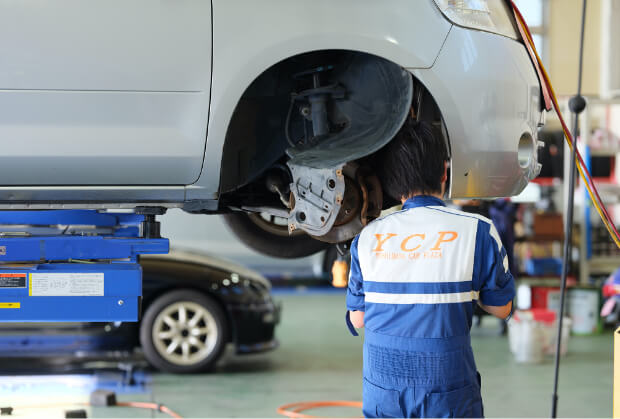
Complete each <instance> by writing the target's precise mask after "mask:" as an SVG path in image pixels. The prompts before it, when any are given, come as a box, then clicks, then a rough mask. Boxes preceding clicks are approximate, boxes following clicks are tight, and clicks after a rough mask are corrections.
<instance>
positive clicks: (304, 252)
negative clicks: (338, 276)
mask: <svg viewBox="0 0 620 419" xmlns="http://www.w3.org/2000/svg"><path fill="white" fill-rule="evenodd" d="M223 217H224V220H225V221H226V224H227V225H228V227H229V228H230V230H231V231H232V232H233V233H234V234H235V235H236V236H237V237H238V238H239V239H241V241H243V243H245V244H246V245H247V246H248V247H250V248H251V249H253V250H256V251H257V252H260V253H263V254H265V255H267V256H273V257H277V258H284V259H294V258H300V257H305V256H310V255H313V254H315V253H318V252H320V251H322V250H324V249H325V248H326V247H327V246H329V243H324V242H322V241H319V240H316V239H314V238H312V237H310V236H309V235H308V234H306V233H305V232H303V231H301V230H300V231H298V232H295V233H293V234H292V235H289V234H288V227H287V226H281V225H276V224H271V225H270V224H269V222H268V221H266V220H265V221H261V219H260V218H257V217H260V215H258V214H246V213H231V214H225V215H224V216H223Z"/></svg>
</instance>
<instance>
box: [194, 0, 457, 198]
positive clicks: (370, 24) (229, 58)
mask: <svg viewBox="0 0 620 419" xmlns="http://www.w3.org/2000/svg"><path fill="white" fill-rule="evenodd" d="M257 4H258V3H256V2H255V1H253V0H243V1H242V0H237V1H230V0H213V63H214V65H213V91H212V96H211V114H210V117H209V135H208V139H207V150H206V154H205V162H204V167H203V171H202V174H201V177H200V179H199V180H198V182H196V184H195V185H193V187H190V188H188V192H187V199H188V200H191V199H205V194H206V195H207V197H211V198H216V197H217V196H218V195H217V194H218V192H219V185H220V168H221V163H222V161H221V160H222V151H223V146H224V139H225V137H226V131H227V130H228V123H229V121H230V119H231V117H232V114H233V111H234V110H235V107H236V106H237V103H238V102H239V99H240V98H241V96H242V95H243V93H244V91H245V89H246V88H247V87H248V86H249V85H250V84H251V83H252V81H254V79H255V78H256V77H258V76H259V75H260V74H261V73H263V72H264V71H265V70H267V69H268V68H269V67H271V66H272V65H274V64H276V63H278V62H280V61H282V60H284V59H286V58H289V57H292V56H295V55H299V54H302V53H306V52H310V51H319V50H325V49H340V50H351V51H360V52H366V53H369V54H373V55H377V56H380V57H382V58H386V59H388V60H390V61H392V62H395V63H397V64H399V65H401V66H402V67H426V68H428V67H431V66H432V65H433V62H434V61H435V58H436V57H437V54H438V53H439V50H440V49H441V46H442V44H443V41H444V39H445V37H446V35H447V33H448V31H449V30H450V27H451V24H450V23H449V22H448V21H447V20H446V19H445V18H444V17H443V16H442V15H441V12H440V11H439V9H437V8H436V6H435V5H434V4H433V2H432V1H430V0H423V1H415V2H412V1H410V0H390V2H389V6H388V5H386V3H385V2H374V1H370V0H363V1H355V0H347V1H337V2H334V1H330V0H317V1H312V2H301V1H288V0H267V1H261V2H260V4H259V6H258V7H257ZM239 10H244V11H247V13H239ZM250 11H251V12H250ZM274 12H275V13H274ZM361 22H364V23H363V24H361ZM283 33H284V34H286V36H282V34H283ZM422 33H423V34H424V36H420V34H422ZM239 51H244V53H243V54H239Z"/></svg>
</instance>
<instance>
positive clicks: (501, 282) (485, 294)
mask: <svg viewBox="0 0 620 419" xmlns="http://www.w3.org/2000/svg"><path fill="white" fill-rule="evenodd" d="M478 233H479V235H478V238H477V239H476V248H477V249H476V250H477V251H476V253H477V255H476V256H477V258H478V262H479V269H480V270H479V278H478V279H479V282H478V289H479V291H480V301H481V302H482V304H485V305H488V306H503V305H506V304H508V303H509V302H510V301H512V300H513V298H514V297H515V281H514V278H513V276H512V274H511V273H510V270H509V268H508V255H507V254H506V249H504V246H503V245H502V242H501V240H500V238H499V234H498V233H497V230H496V229H495V226H494V225H493V224H490V223H486V222H479V225H478Z"/></svg>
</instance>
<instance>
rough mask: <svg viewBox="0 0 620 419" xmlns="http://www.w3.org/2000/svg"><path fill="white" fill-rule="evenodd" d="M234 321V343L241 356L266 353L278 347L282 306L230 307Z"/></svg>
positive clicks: (272, 303)
mask: <svg viewBox="0 0 620 419" xmlns="http://www.w3.org/2000/svg"><path fill="white" fill-rule="evenodd" d="M229 311H230V314H231V318H232V319H233V323H234V324H233V331H234V332H233V343H234V344H235V347H236V351H237V353H239V354H248V353H256V352H265V351H269V350H272V349H275V348H277V347H278V345H279V343H278V341H277V340H276V339H275V328H276V326H277V324H278V323H280V316H281V312H282V307H281V304H279V303H275V302H269V303H264V304H250V305H235V306H230V307H229Z"/></svg>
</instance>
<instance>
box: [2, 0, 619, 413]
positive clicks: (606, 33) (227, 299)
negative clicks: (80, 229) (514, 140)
mask: <svg viewBox="0 0 620 419" xmlns="http://www.w3.org/2000/svg"><path fill="white" fill-rule="evenodd" d="M514 2H515V4H516V5H517V6H518V7H519V8H520V9H521V12H522V13H523V15H524V17H525V20H526V21H527V22H528V24H529V26H530V30H531V32H532V38H533V41H534V43H535V45H536V48H537V50H538V52H539V54H540V55H541V58H542V60H543V63H544V65H545V67H546V68H547V70H548V72H549V77H550V79H551V81H552V83H553V86H554V89H555V92H556V94H557V95H558V98H559V101H560V105H561V106H562V108H563V109H562V112H563V113H564V116H565V117H566V118H567V119H568V120H570V116H571V112H570V110H569V105H568V102H569V99H570V98H571V97H572V96H573V95H574V94H575V92H576V88H577V79H578V67H579V54H578V51H579V48H578V46H579V43H580V31H579V26H580V23H581V16H582V15H581V13H582V4H583V3H582V0H514ZM385 7H389V6H387V5H386V6H385ZM614 19H615V20H614ZM618 19H620V1H619V0H589V1H587V12H586V21H585V36H584V50H583V52H584V54H583V79H582V80H583V81H582V95H583V96H584V97H585V98H586V102H587V106H586V109H585V111H584V112H583V113H582V114H581V115H580V125H581V128H580V133H579V140H578V141H579V144H580V145H579V150H580V152H581V153H582V155H583V156H584V159H585V160H586V163H587V165H588V168H589V171H590V173H591V174H592V176H593V178H594V181H595V183H596V184H597V186H598V190H599V191H600V193H601V196H602V201H603V202H604V203H605V205H606V206H607V208H608V210H609V212H610V214H611V218H612V220H617V219H620V218H619V217H620V173H619V172H618V171H617V170H616V161H617V159H618V157H619V156H620V67H619V66H620V32H619V30H618V29H616V27H615V25H614V24H613V23H614V22H617V21H618ZM0 67H1V64H0ZM567 122H568V121H567ZM569 125H570V126H571V127H572V122H570V123H569ZM538 136H539V138H538V139H539V140H540V141H543V142H544V146H543V147H541V148H540V149H539V150H538V161H539V162H540V163H541V164H542V168H541V172H540V174H539V175H538V177H537V178H536V179H534V180H533V181H531V182H530V183H529V184H528V186H527V187H526V188H525V190H524V191H523V192H522V193H520V194H519V195H518V196H514V197H511V198H510V199H509V200H506V199H504V198H500V199H497V200H454V201H448V202H447V203H448V204H449V206H450V207H453V208H459V209H462V210H464V211H468V212H472V213H474V214H481V215H484V216H486V217H490V218H491V219H492V220H493V221H495V220H496V219H495V218H494V215H493V214H497V213H500V214H501V215H500V217H502V216H503V217H505V218H503V220H505V222H506V223H507V224H508V225H509V226H508V227H505V229H507V230H508V231H509V232H510V234H509V235H510V236H511V242H512V244H513V245H514V251H513V254H514V259H513V260H514V261H511V264H514V265H513V266H514V269H513V267H512V266H511V271H514V272H515V282H516V290H517V296H516V300H515V303H514V304H515V309H517V310H516V316H513V318H512V319H511V320H510V321H509V322H508V323H506V322H503V321H501V320H498V319H495V318H492V316H489V315H486V314H485V315H483V314H482V313H478V315H477V316H475V318H474V324H473V326H472V330H471V336H472V347H473V350H474V354H475V359H476V363H477V366H478V369H479V372H480V375H481V376H482V385H481V389H482V398H483V400H484V414H485V415H486V416H487V417H542V416H547V415H549V414H550V412H551V405H552V394H553V384H554V373H555V371H556V370H555V364H554V354H555V350H556V348H555V343H556V341H557V338H556V329H557V327H558V322H557V318H558V311H559V310H560V294H561V291H560V290H561V288H560V287H561V277H562V267H563V251H564V249H563V245H564V242H565V239H566V234H565V231H564V222H565V220H566V213H567V197H568V191H569V185H568V182H567V181H565V179H568V176H569V163H570V161H571V157H570V149H569V147H568V145H567V143H566V141H565V139H564V134H563V132H562V127H561V125H560V121H559V119H558V117H557V115H556V114H555V112H548V113H547V116H546V123H545V125H544V127H543V128H542V129H541V131H540V132H539V134H538ZM574 193H575V198H574V200H575V202H574V223H573V232H572V240H571V243H570V246H569V254H570V261H569V269H568V275H567V278H566V294H565V297H566V301H565V303H564V306H565V309H564V310H565V311H564V313H565V319H566V320H565V321H564V327H563V333H562V337H563V342H562V350H561V352H562V356H561V358H560V359H561V369H560V373H559V386H558V389H557V391H558V395H559V399H558V411H557V416H559V417H611V416H612V415H614V417H615V413H616V412H613V404H614V403H613V402H614V380H615V376H614V330H615V329H616V327H617V326H619V325H620V304H616V300H618V302H620V249H619V248H618V247H617V246H616V245H615V244H614V242H613V240H612V239H611V237H610V236H609V234H608V232H607V230H606V229H605V226H604V225H603V223H602V222H601V221H600V220H599V218H598V215H597V213H596V211H595V210H594V208H593V206H592V202H591V201H590V200H589V198H588V195H587V191H586V189H585V188H584V186H583V182H581V181H577V185H576V186H575V189H574ZM398 209H399V207H398V206H397V207H395V208H393V209H390V210H388V212H393V211H396V210H398ZM386 213H387V212H386ZM143 215H144V217H145V219H144V220H142V219H140V220H138V221H137V222H142V223H145V222H148V221H149V220H151V221H153V220H155V218H154V217H155V216H156V219H157V221H158V222H159V223H160V224H159V225H155V224H153V225H152V226H150V227H149V228H154V229H159V228H161V237H164V238H167V239H169V241H170V249H171V253H170V257H162V258H161V259H160V258H159V257H158V256H153V255H150V256H144V257H142V256H141V259H140V261H141V263H142V269H143V272H144V277H143V278H142V284H141V286H144V288H143V294H139V295H142V296H143V298H144V300H143V301H142V303H141V304H143V306H142V309H143V312H142V313H141V325H140V326H131V325H127V324H121V323H123V322H121V321H117V322H114V321H113V322H106V323H105V324H104V323H101V322H96V321H95V322H93V321H91V320H88V319H85V322H83V323H71V324H60V323H58V322H54V323H19V324H16V323H14V322H3V321H1V320H0V408H2V415H7V416H9V415H10V416H16V417H170V416H171V415H170V413H169V412H166V411H158V409H159V410H162V408H161V406H165V407H167V408H168V409H171V410H172V411H173V412H172V413H175V412H176V413H177V414H178V415H180V416H181V417H277V416H278V415H279V413H278V411H277V409H278V408H279V407H281V406H285V405H287V404H290V403H294V402H303V401H355V402H361V400H362V363H363V360H362V346H363V337H364V333H363V330H360V336H359V337H353V336H351V334H350V333H349V331H348V329H347V326H346V324H345V321H344V315H345V311H346V306H345V295H346V281H345V283H344V284H342V283H341V282H342V280H341V278H340V277H338V278H334V275H333V271H332V268H333V267H334V263H337V262H341V261H347V262H348V258H349V255H348V254H346V252H345V253H344V254H341V253H340V252H342V249H343V248H342V247H340V248H338V247H337V246H336V245H335V244H329V246H328V245H322V244H321V245H319V247H318V248H317V250H319V251H318V252H316V253H314V254H312V255H309V256H305V257H301V258H294V259H293V258H287V259H281V258H276V257H272V256H266V255H264V254H262V253H261V252H259V251H256V250H254V249H251V248H250V247H248V246H246V245H245V244H244V243H243V242H242V241H241V240H240V239H239V238H238V237H236V236H235V235H234V234H233V233H232V232H231V230H230V228H229V226H228V225H227V224H226V221H225V220H224V217H222V216H220V215H203V214H190V213H187V212H184V211H182V210H181V209H178V208H174V209H169V210H168V211H167V212H166V213H165V214H148V213H145V214H143ZM121 218H122V217H121ZM268 219H269V217H268ZM506 220H507V221H506ZM131 222H132V223H135V220H133V221H131ZM271 222H273V217H272V218H271ZM50 224H51V223H50ZM119 225H120V224H119ZM127 225H130V226H134V224H127ZM279 227H280V228H282V226H281V225H280V226H279ZM115 228H116V227H115ZM283 228H284V229H285V231H286V230H287V225H286V220H285V224H284V227H283ZM157 236H158V235H157V234H155V235H154V236H153V237H157ZM132 251H133V250H132ZM146 253H148V252H146ZM196 255H199V256H196ZM131 257H136V258H137V255H134V254H133V253H132V254H131ZM78 259H79V258H78ZM84 259H86V258H84ZM183 264H189V265H191V266H189V267H183V266H181V265H183ZM334 272H335V271H334ZM175 273H176V274H175ZM2 275H3V274H0V282H1V281H2V280H5V281H9V279H7V278H4V277H2ZM20 275H21V274H20ZM25 275H26V274H24V277H23V278H26V276H25ZM28 275H32V273H29V274H28ZM35 275H36V273H35ZM174 275H178V278H176V279H178V281H179V282H176V283H174V284H172V283H170V278H173V277H174ZM201 275H202V276H208V277H210V278H211V279H209V280H208V282H207V281H206V280H205V281H204V283H203V285H200V286H198V285H196V281H198V280H202V279H201V278H200V276H201ZM20 278H21V277H20ZM265 278H266V279H267V281H269V284H267V285H264V284H265V283H266V282H265ZM173 279H174V278H173ZM12 280H16V279H14V278H13V279H11V281H12ZM24 280H25V279H24ZM338 282H340V285H341V286H334V284H336V285H338ZM147 283H148V284H149V285H148V286H147ZM242 285H243V287H245V288H244V290H245V291H238V292H237V291H235V290H236V289H240V287H241V286H242ZM342 285H345V287H342ZM196 289H201V290H202V291H201V292H203V291H204V294H205V295H207V296H209V295H211V297H207V299H206V300H207V302H206V303H205V305H201V304H200V301H198V302H196V301H194V305H193V306H185V307H183V305H182V304H181V305H178V304H177V301H182V300H183V299H182V298H180V299H179V298H177V299H176V300H175V299H174V297H175V296H177V295H178V294H175V292H176V293H182V292H183V291H187V290H196ZM39 292H45V290H43V291H39ZM209 293H212V294H209ZM237 294H238V295H237ZM31 295H33V294H31ZM39 295H44V294H39ZM219 298H221V300H219ZM214 300H217V301H216V303H214ZM125 301H128V300H122V299H121V300H119V302H118V306H119V308H120V307H121V306H122V308H123V309H124V308H125V307H126V304H127V303H126V302H125ZM6 304H9V303H6ZM175 304H177V305H175ZM205 307H206V308H207V309H206V310H203V309H204V308H205ZM213 307H215V308H213ZM2 308H6V307H2V301H0V310H1V309H2ZM59 310H60V308H59ZM85 310H87V309H86V308H85ZM165 310H168V311H165ZM162 313H163V314H162ZM1 315H2V313H1V312H0V316H1ZM192 319H194V320H193V322H192ZM86 322H88V323H86ZM169 322H173V323H174V324H175V325H174V326H170V323H169ZM95 323H96V324H95ZM145 324H148V325H149V328H145V327H144V325H145ZM167 324H168V326H166V325H167ZM213 325H215V326H216V327H217V328H218V329H217V330H219V332H218V333H221V334H222V336H223V337H222V338H221V339H216V340H215V341H211V340H210V339H211V338H209V337H208V336H210V335H208V333H207V332H206V331H207V330H209V331H212V330H213V329H210V328H211V327H213ZM177 329H178V330H177ZM177 331H178V335H177V334H176V333H177ZM209 333H210V332H209ZM158 336H161V338H158ZM205 336H206V337H205ZM203 337H204V339H203ZM158 339H159V340H158ZM616 339H618V337H616ZM145 342H148V344H145ZM619 344H620V343H619ZM147 345H148V346H147ZM157 345H160V347H161V348H163V349H161V351H159V352H157V351H158V346H157ZM161 345H163V346H161ZM213 346H216V348H217V350H216V352H218V356H216V359H215V361H213V360H210V362H209V363H207V362H206V361H205V360H204V359H202V360H201V361H199V362H198V361H197V364H200V365H193V364H192V363H191V362H190V361H187V362H186V361H185V360H186V359H189V360H191V359H194V358H193V357H196V358H195V359H198V358H200V357H199V355H200V354H201V353H202V352H201V351H207V349H205V348H212V347H213ZM220 350H221V356H219V351H220ZM149 351H150V352H149ZM166 352H167V353H168V355H169V357H166V355H165V353H166ZM162 353H163V354H164V355H162ZM205 353H206V352H205ZM152 354H154V355H152ZM616 362H620V360H618V359H616ZM175 363H177V364H175ZM171 365H172V367H171ZM171 368H172V370H171ZM175 368H176V369H175ZM205 369H206V370H207V371H203V370H205ZM96 390H100V391H106V392H113V393H114V394H115V397H116V399H117V400H118V401H119V402H138V403H140V402H144V403H148V404H149V405H148V406H142V407H146V408H136V406H134V407H131V406H122V405H118V406H95V405H89V403H91V404H92V398H91V397H92V394H93V392H94V391H96ZM108 394H109V393H108ZM616 404H618V405H620V401H616ZM138 407H139V406H138ZM616 409H618V408H616ZM303 413H305V414H310V415H316V417H319V416H320V417H359V416H360V415H361V409H360V407H356V406H353V407H351V406H350V407H338V406H332V407H323V408H318V407H317V408H314V409H310V410H308V411H304V412H303ZM618 414H620V411H619V412H618Z"/></svg>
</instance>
